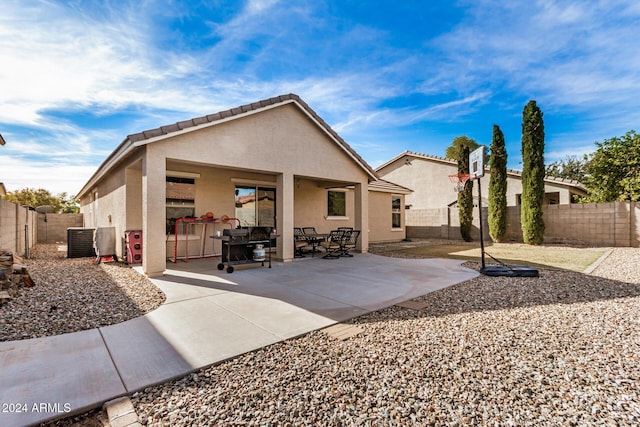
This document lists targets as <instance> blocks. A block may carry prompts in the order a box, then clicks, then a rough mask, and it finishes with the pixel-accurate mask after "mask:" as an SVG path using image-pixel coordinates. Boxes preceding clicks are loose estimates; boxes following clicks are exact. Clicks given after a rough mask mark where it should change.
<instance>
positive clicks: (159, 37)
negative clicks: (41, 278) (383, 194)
mask: <svg viewBox="0 0 640 427" xmlns="http://www.w3.org/2000/svg"><path fill="white" fill-rule="evenodd" d="M287 93H295V94H297V95H299V96H300V97H301V98H302V99H303V100H304V101H305V102H306V103H307V104H309V106H310V107H311V108H312V109H314V110H315V111H316V112H317V113H318V114H319V115H320V116H321V117H322V118H323V119H324V120H325V121H326V122H327V123H328V124H329V125H330V126H331V127H332V128H333V129H334V130H336V131H337V132H338V133H339V134H340V135H341V136H342V137H343V139H344V140H346V141H347V143H348V144H349V145H351V147H353V148H354V149H355V150H356V151H357V152H358V153H359V154H360V155H361V156H362V157H363V158H364V159H365V160H366V161H367V162H368V163H369V164H370V165H371V166H372V167H374V168H375V167H376V166H379V165H381V164H382V163H384V162H386V161H387V160H390V159H392V158H393V157H395V156H397V155H398V154H400V153H402V152H404V151H406V150H409V151H414V152H418V153H424V154H432V155H436V156H443V155H444V152H445V149H446V148H447V147H448V146H449V145H450V144H451V142H452V141H453V139H454V138H455V137H457V136H463V135H464V136H467V137H469V138H472V139H474V140H475V141H476V142H478V143H479V144H482V145H486V146H489V145H490V144H491V135H492V129H493V125H494V124H496V125H498V126H500V128H501V130H502V131H503V133H504V136H505V141H506V145H507V152H508V167H509V168H512V169H521V164H522V163H521V124H522V110H523V108H524V106H525V105H526V103H527V102H528V101H529V100H535V101H536V102H537V105H538V106H539V107H540V108H541V110H542V112H543V113H544V126H545V162H546V163H551V162H554V161H559V160H563V159H566V158H567V156H574V155H575V156H582V155H583V154H587V153H590V152H593V151H594V150H595V149H596V148H597V147H596V145H595V143H596V142H597V141H599V142H602V141H603V140H605V139H609V138H612V137H615V136H622V135H624V134H625V133H627V132H628V131H629V130H632V129H636V130H640V126H638V122H639V121H640V108H639V106H640V2H638V1H637V0H628V1H625V0H603V1H599V0H590V1H583V0H581V1H570V0H567V1H561V0H558V1H554V0H537V1H536V0H527V1H525V0H513V1H503V0H459V1H445V0H442V1H439V0H433V1H425V0H415V1H412V0H405V1H397V0H393V1H387V0H380V1H376V0H368V1H362V0H358V1H352V0H309V1H307V0H282V1H279V0H245V1H226V0H209V1H198V0H163V1H161V0H139V1H119V0H111V1H109V0H105V1H97V0H66V1H56V0H0V134H2V136H3V137H4V139H5V141H6V145H4V146H0V182H3V183H4V184H5V187H6V188H7V190H8V191H16V190H19V189H22V188H27V187H29V188H44V189H47V190H49V191H50V192H52V193H53V194H59V193H62V192H66V193H67V194H69V195H75V194H76V193H77V192H78V191H79V190H80V189H81V188H82V186H83V185H84V184H85V183H86V181H87V180H88V179H89V178H90V177H91V175H92V174H93V173H94V172H95V170H96V169H97V167H98V166H99V165H100V164H101V163H102V162H103V161H104V159H105V158H106V157H107V156H108V155H109V153H111V152H112V151H113V150H114V149H115V148H116V147H117V146H118V145H119V144H120V143H121V142H122V141H123V140H124V139H125V138H126V136H127V135H129V134H133V133H137V132H141V131H143V130H147V129H153V128H156V127H159V126H163V125H168V124H172V123H175V122H177V121H182V120H187V119H190V118H193V117H198V116H203V115H206V114H212V113H215V112H218V111H221V110H225V109H228V108H233V107H236V106H239V105H243V104H248V103H251V102H255V101H258V100H262V99H266V98H270V97H273V96H277V95H281V94H287Z"/></svg>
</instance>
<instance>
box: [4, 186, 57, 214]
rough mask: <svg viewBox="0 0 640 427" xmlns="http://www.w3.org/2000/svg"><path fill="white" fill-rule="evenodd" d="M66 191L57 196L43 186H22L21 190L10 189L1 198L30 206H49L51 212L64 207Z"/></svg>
mask: <svg viewBox="0 0 640 427" xmlns="http://www.w3.org/2000/svg"><path fill="white" fill-rule="evenodd" d="M66 198H67V194H66V193H61V194H59V195H57V196H54V195H52V194H51V193H50V192H49V191H48V190H45V189H44V188H39V189H37V190H36V189H34V188H23V189H22V190H17V191H10V192H8V193H7V194H6V195H5V196H4V197H3V199H4V200H7V201H9V202H13V203H17V204H19V205H21V206H31V207H32V208H37V207H39V206H51V208H52V209H53V212H62V211H63V209H64V207H65V200H66Z"/></svg>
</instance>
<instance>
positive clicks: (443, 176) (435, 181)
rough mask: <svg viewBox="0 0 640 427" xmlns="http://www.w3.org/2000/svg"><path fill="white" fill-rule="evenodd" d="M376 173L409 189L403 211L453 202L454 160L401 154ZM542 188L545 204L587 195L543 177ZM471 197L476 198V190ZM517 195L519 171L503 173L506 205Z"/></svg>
mask: <svg viewBox="0 0 640 427" xmlns="http://www.w3.org/2000/svg"><path fill="white" fill-rule="evenodd" d="M485 170H486V172H485V176H484V178H481V180H480V182H481V184H482V198H483V205H484V206H486V199H487V196H488V195H489V169H488V168H485ZM376 173H377V174H378V175H379V176H380V177H383V178H384V179H388V180H391V181H393V182H394V183H397V184H400V185H402V186H405V187H409V188H411V189H412V190H413V192H412V193H411V194H408V195H407V196H406V199H405V201H406V205H405V208H406V209H439V208H443V207H447V206H452V205H454V204H455V203H456V202H457V193H455V192H454V189H453V185H452V183H451V181H450V180H449V175H451V174H457V173H458V162H457V161H456V160H453V159H447V158H444V157H437V156H432V155H429V154H420V153H415V152H411V151H405V152H403V153H401V154H399V155H397V156H396V157H394V158H393V159H391V160H389V161H388V162H386V163H384V164H382V165H380V166H379V167H378V168H376ZM474 185H477V181H476V182H475V183H474ZM544 185H545V204H569V203H575V202H576V197H580V196H586V195H587V189H586V187H585V186H584V185H582V184H581V183H579V182H578V181H573V180H568V179H562V178H553V177H545V179H544ZM473 194H474V197H476V198H477V194H478V193H477V189H474V192H473ZM521 195H522V172H520V171H516V170H507V206H517V205H519V204H520V197H521ZM412 225H413V224H412Z"/></svg>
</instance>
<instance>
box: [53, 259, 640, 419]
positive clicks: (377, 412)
mask: <svg viewBox="0 0 640 427" xmlns="http://www.w3.org/2000/svg"><path fill="white" fill-rule="evenodd" d="M467 265H468V266H469V267H471V268H477V267H478V266H477V265H474V264H473V263H468V264H467ZM414 301H418V302H424V303H425V304H426V307H425V308H424V309H422V310H412V309H407V308H401V307H398V306H393V307H389V308H387V309H384V310H381V311H378V312H375V313H370V314H368V315H365V316H362V317H359V318H357V319H354V320H353V323H354V324H357V326H359V327H360V328H362V329H363V333H361V334H360V335H357V336H355V337H351V338H349V339H347V340H345V341H338V340H336V339H334V338H330V337H328V336H327V335H325V334H324V333H323V332H320V331H317V332H312V333H310V334H307V335H305V336H302V337H300V338H297V339H292V340H288V341H286V342H282V343H278V344H275V345H271V346H269V347H266V348H264V349H261V350H258V351H255V352H252V353H249V354H246V355H244V356H240V357H238V358H236V359H234V360H231V361H228V362H225V363H222V364H220V365H218V366H213V367H210V368H206V369H202V370H200V371H198V372H196V373H193V374H191V375H188V376H187V377H184V378H182V379H179V380H175V381H172V382H169V383H166V384H163V385H160V386H156V387H150V388H147V389H145V390H144V391H142V392H139V393H136V394H135V395H134V396H133V397H132V401H133V404H134V407H135V408H136V411H137V412H138V416H139V420H140V422H141V423H142V424H145V425H150V426H165V425H167V426H168V425H171V426H192V425H310V426H311V425H336V426H337V425H436V426H440V425H442V426H463V425H492V426H493V425H499V426H508V425H514V426H515V425H517V426H540V425H551V426H556V425H557V426H578V425H580V426H581V425H603V426H609V425H610V426H635V425H638V424H639V423H640V249H634V248H617V249H614V250H613V251H612V253H611V255H610V256H609V257H608V258H607V259H606V260H605V261H604V262H603V263H602V264H600V265H599V266H598V267H597V268H596V269H595V270H594V271H593V272H592V273H591V274H590V275H585V274H581V273H575V272H569V271H561V270H541V276H540V277H539V278H496V277H486V276H480V277H478V278H476V279H473V280H470V281H468V282H464V283H461V284H459V285H456V286H453V287H450V288H447V289H443V290H441V291H437V292H434V293H431V294H428V295H426V296H423V297H421V298H418V299H416V300H414ZM49 425H67V426H68V425H75V426H83V427H88V426H99V425H101V423H100V420H99V414H98V413H96V412H92V413H89V414H87V415H85V416H81V417H74V418H71V419H67V420H61V421H57V422H54V423H50V424H49Z"/></svg>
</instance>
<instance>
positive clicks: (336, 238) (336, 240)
mask: <svg viewBox="0 0 640 427" xmlns="http://www.w3.org/2000/svg"><path fill="white" fill-rule="evenodd" d="M343 238H344V231H343V230H331V232H330V233H329V237H328V238H327V240H325V241H324V242H320V246H322V247H323V248H324V249H325V251H327V253H326V254H325V256H323V257H322V258H327V259H337V258H340V254H341V253H342V242H343Z"/></svg>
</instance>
